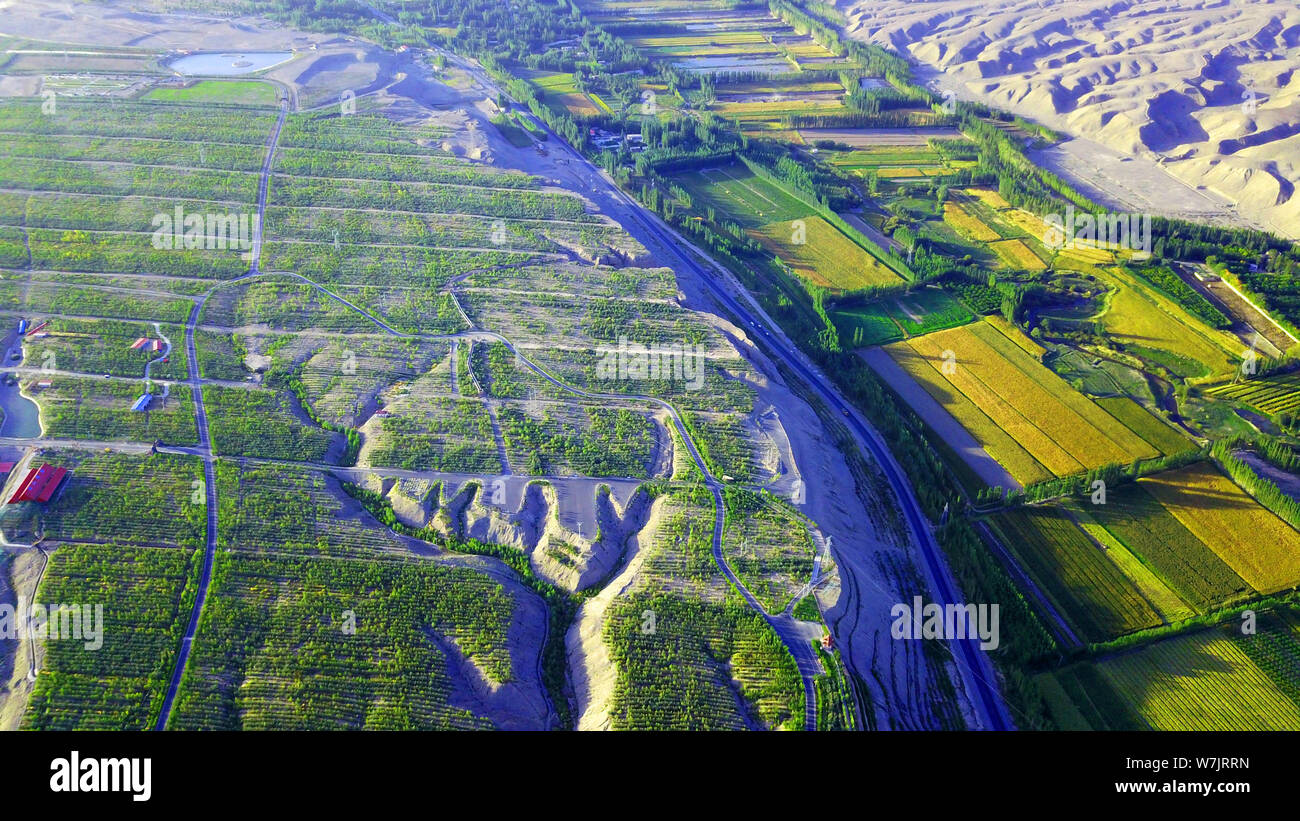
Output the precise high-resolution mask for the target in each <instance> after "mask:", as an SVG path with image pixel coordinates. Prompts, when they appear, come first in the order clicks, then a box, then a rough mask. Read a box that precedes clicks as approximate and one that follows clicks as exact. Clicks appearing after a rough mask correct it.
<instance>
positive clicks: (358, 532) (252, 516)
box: [217, 460, 408, 559]
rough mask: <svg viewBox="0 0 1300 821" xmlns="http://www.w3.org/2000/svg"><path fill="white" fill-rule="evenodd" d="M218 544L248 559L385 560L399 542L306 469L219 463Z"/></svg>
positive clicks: (399, 549) (397, 551) (400, 551)
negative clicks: (276, 556)
mask: <svg viewBox="0 0 1300 821" xmlns="http://www.w3.org/2000/svg"><path fill="white" fill-rule="evenodd" d="M217 485H218V487H217V490H218V494H217V499H218V504H219V506H220V509H219V511H218V524H217V528H218V533H217V537H218V539H217V545H218V547H219V548H220V549H221V550H233V551H238V552H240V553H248V554H265V553H274V554H282V555H297V556H331V557H354V558H366V559H374V558H387V557H390V556H394V555H397V556H405V555H408V553H407V551H406V548H405V546H404V545H403V543H402V541H401V540H400V539H399V538H398V537H397V536H396V535H394V534H393V533H392V532H391V531H389V530H387V529H385V528H384V527H382V526H381V525H380V524H379V523H378V522H376V521H375V520H374V519H372V518H371V517H370V515H369V514H368V513H366V512H365V511H364V509H362V508H361V506H360V505H359V504H357V503H356V502H354V501H353V500H352V499H351V498H349V497H348V496H346V495H345V494H344V493H343V492H342V491H341V490H339V489H337V482H336V480H334V479H333V478H332V477H329V476H326V475H325V474H324V473H321V472H319V471H315V470H311V469H308V468H298V467H289V466H283V465H243V466H240V465H237V464H235V463H233V462H231V461H229V460H222V461H220V462H218V463H217Z"/></svg>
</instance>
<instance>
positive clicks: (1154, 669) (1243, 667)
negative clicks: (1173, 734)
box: [1099, 630, 1300, 730]
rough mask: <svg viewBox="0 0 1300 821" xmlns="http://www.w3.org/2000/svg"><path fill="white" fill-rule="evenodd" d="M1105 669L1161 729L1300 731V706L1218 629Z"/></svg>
mask: <svg viewBox="0 0 1300 821" xmlns="http://www.w3.org/2000/svg"><path fill="white" fill-rule="evenodd" d="M1099 669H1100V670H1101V672H1102V674H1103V675H1104V676H1105V677H1106V678H1107V679H1108V680H1109V681H1110V682H1111V684H1112V685H1114V687H1115V689H1116V690H1117V691H1118V692H1120V693H1123V694H1124V696H1125V698H1126V699H1128V700H1129V701H1130V702H1132V704H1133V706H1134V707H1135V708H1136V709H1137V711H1138V712H1140V713H1141V714H1142V716H1143V717H1144V718H1146V720H1147V721H1148V722H1149V723H1150V724H1151V726H1152V727H1153V728H1154V729H1156V730H1296V729H1300V707H1297V706H1296V705H1295V703H1294V702H1292V701H1291V700H1290V699H1289V698H1287V696H1286V693H1284V692H1282V690H1281V689H1280V688H1279V687H1278V686H1277V685H1276V684H1275V683H1274V682H1273V681H1272V680H1271V679H1270V678H1269V677H1268V675H1266V674H1265V673H1264V671H1262V670H1260V669H1259V667H1258V666H1256V664H1255V663H1254V662H1253V661H1251V660H1250V658H1249V657H1248V656H1247V655H1246V654H1245V653H1244V652H1243V651H1242V650H1241V648H1239V647H1238V646H1237V645H1235V644H1234V643H1233V642H1232V640H1231V639H1228V638H1226V637H1224V636H1223V635H1222V634H1221V633H1219V632H1218V631H1215V630H1207V631H1203V632H1200V633H1196V634H1193V635H1185V636H1180V637H1178V638H1174V639H1170V640H1168V641H1162V642H1158V643H1156V644H1153V645H1151V646H1150V647H1146V648H1144V649H1143V650H1141V651H1138V652H1130V653H1124V654H1122V655H1120V656H1117V657H1115V658H1112V659H1108V660H1107V661H1104V662H1102V663H1101V664H1100V665H1099Z"/></svg>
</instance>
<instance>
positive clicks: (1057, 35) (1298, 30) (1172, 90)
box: [838, 0, 1300, 237]
mask: <svg viewBox="0 0 1300 821" xmlns="http://www.w3.org/2000/svg"><path fill="white" fill-rule="evenodd" d="M838 5H839V7H840V9H841V10H842V11H843V12H844V13H845V15H846V16H847V17H848V26H847V27H848V30H849V32H850V33H851V34H852V35H853V36H855V37H857V38H858V39H861V40H867V41H872V42H877V43H881V44H883V45H888V46H892V47H893V48H895V49H896V50H898V51H900V52H901V53H903V54H906V55H910V56H911V57H912V58H913V59H914V60H915V61H917V62H919V63H921V64H923V65H928V66H930V67H933V68H934V69H936V70H938V71H939V72H942V75H941V76H940V78H939V84H940V85H942V86H943V87H945V88H953V90H954V91H955V92H956V93H957V95H958V96H959V97H962V98H968V99H980V100H983V101H985V102H988V103H990V104H994V105H997V106H999V107H1001V108H1005V109H1007V110H1010V111H1013V112H1015V113H1017V114H1021V115H1023V116H1026V117H1029V118H1032V119H1035V120H1037V121H1039V122H1042V123H1044V124H1046V125H1049V126H1051V127H1053V128H1055V129H1057V130H1060V131H1063V132H1065V133H1067V134H1070V135H1072V136H1076V137H1082V138H1085V139H1086V140H1091V141H1093V142H1095V143H1099V144H1101V145H1102V146H1105V147H1106V148H1109V149H1113V150H1114V151H1116V152H1119V153H1121V154H1124V155H1128V156H1135V157H1140V158H1146V159H1148V160H1152V161H1155V162H1157V163H1160V164H1162V165H1164V167H1165V168H1166V169H1167V170H1168V171H1169V172H1171V173H1172V174H1173V175H1174V176H1176V177H1178V178H1179V179H1181V180H1182V181H1184V182H1186V183H1187V184H1188V185H1189V186H1191V187H1192V188H1200V187H1201V186H1203V187H1204V188H1203V189H1200V190H1208V191H1209V192H1212V193H1213V194H1218V195H1220V196H1221V197H1223V198H1224V199H1226V200H1227V201H1229V202H1231V203H1234V204H1235V205H1236V207H1237V211H1238V213H1239V214H1240V215H1241V216H1243V217H1245V218H1247V219H1249V220H1250V221H1252V222H1254V223H1256V224H1259V225H1262V226H1264V227H1268V228H1271V229H1272V230H1275V231H1278V232H1279V233H1283V234H1286V235H1289V236H1292V237H1297V236H1300V198H1297V197H1296V196H1295V184H1296V182H1297V181H1298V180H1300V75H1298V74H1297V72H1296V69H1297V67H1300V7H1297V5H1296V4H1295V3H1292V2H1268V0H1221V1H1220V2H1212V1H1205V2H1193V0H1168V2H1159V1H1158V0H1157V1H1155V2H1152V1H1151V0H1147V1H1146V2H1138V1H1137V0H1110V1H1109V2H1107V0H1041V1H1040V0H979V1H978V2H976V0H839V3H838ZM1074 153H1075V154H1076V155H1078V154H1079V153H1080V152H1078V151H1075V152H1074ZM1084 162H1085V163H1087V162H1088V160H1086V159H1085V160H1084ZM1067 165H1068V160H1067ZM1103 165H1104V163H1103ZM1091 170H1092V171H1094V172H1095V171H1097V170H1098V169H1096V168H1093V169H1091ZM1109 176H1110V179H1111V181H1112V185H1113V186H1114V187H1120V188H1128V189H1131V188H1133V187H1137V186H1135V185H1134V181H1133V179H1132V178H1130V179H1127V180H1126V179H1124V177H1125V174H1124V173H1123V171H1122V169H1118V168H1113V167H1112V170H1111V172H1110V174H1109ZM1159 178H1160V175H1159V174H1155V175H1149V179H1150V180H1151V182H1149V183H1144V185H1146V187H1156V188H1158V187H1159ZM1141 179H1147V177H1141ZM1093 182H1098V180H1097V179H1096V178H1094V179H1093ZM1097 187H1098V188H1101V189H1104V188H1105V187H1106V184H1105V182H1104V181H1102V182H1100V184H1099V185H1098V186H1097ZM1103 193H1104V191H1103ZM1125 193H1134V192H1132V191H1126V192H1125ZM1141 193H1142V192H1137V194H1138V195H1139V197H1138V198H1139V199H1140V198H1141V196H1140V195H1141ZM1146 194H1147V196H1148V198H1149V200H1148V201H1149V202H1150V203H1151V204H1152V205H1153V207H1155V208H1157V209H1158V208H1159V207H1160V205H1161V198H1162V195H1163V194H1164V192H1162V191H1160V190H1154V191H1149V192H1146ZM1114 199H1116V200H1118V201H1119V202H1129V203H1130V204H1132V200H1133V199H1134V197H1131V196H1130V197H1124V196H1117V197H1115V198H1114ZM1175 210H1180V211H1181V212H1183V213H1187V212H1188V211H1189V210H1195V209H1194V208H1193V209H1187V208H1182V209H1175Z"/></svg>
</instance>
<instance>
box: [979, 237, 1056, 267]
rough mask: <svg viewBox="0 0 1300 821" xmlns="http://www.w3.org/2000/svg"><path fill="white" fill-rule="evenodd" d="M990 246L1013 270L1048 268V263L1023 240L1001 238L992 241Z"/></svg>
mask: <svg viewBox="0 0 1300 821" xmlns="http://www.w3.org/2000/svg"><path fill="white" fill-rule="evenodd" d="M989 247H990V248H992V249H993V253H995V254H997V255H998V258H999V259H1001V260H1002V262H1003V264H1004V265H1006V267H1007V268H1010V269H1012V270H1016V271H1042V270H1044V269H1046V268H1047V263H1045V262H1043V261H1042V260H1041V259H1039V257H1038V255H1037V254H1035V253H1034V252H1033V250H1031V249H1030V247H1029V246H1028V245H1026V244H1025V242H1024V241H1023V240H1018V239H1004V240H999V241H998V242H990V243H989Z"/></svg>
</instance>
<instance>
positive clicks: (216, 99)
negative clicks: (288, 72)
mask: <svg viewBox="0 0 1300 821" xmlns="http://www.w3.org/2000/svg"><path fill="white" fill-rule="evenodd" d="M143 99H146V100H162V101H165V102H170V103H227V104H236V105H275V99H276V90H275V86H273V85H271V84H270V83H264V82H261V81H259V80H199V81H198V82H197V83H194V84H193V85H190V86H186V87H185V88H155V89H152V90H150V91H149V92H148V93H147V94H145V95H144V98H143Z"/></svg>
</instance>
